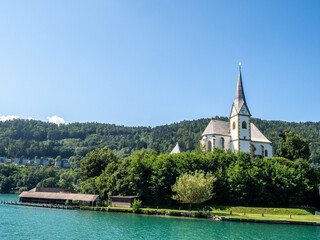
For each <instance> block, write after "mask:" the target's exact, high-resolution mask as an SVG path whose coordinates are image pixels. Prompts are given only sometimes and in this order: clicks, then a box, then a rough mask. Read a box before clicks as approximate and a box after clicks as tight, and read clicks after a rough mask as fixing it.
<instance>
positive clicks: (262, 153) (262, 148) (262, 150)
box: [261, 145, 264, 157]
mask: <svg viewBox="0 0 320 240" xmlns="http://www.w3.org/2000/svg"><path fill="white" fill-rule="evenodd" d="M261 157H264V146H262V145H261Z"/></svg>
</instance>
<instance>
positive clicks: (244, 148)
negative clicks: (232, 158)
mask: <svg viewBox="0 0 320 240" xmlns="http://www.w3.org/2000/svg"><path fill="white" fill-rule="evenodd" d="M240 152H250V141H243V140H242V141H241V140H240Z"/></svg>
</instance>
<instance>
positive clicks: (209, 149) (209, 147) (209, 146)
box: [208, 141, 212, 152]
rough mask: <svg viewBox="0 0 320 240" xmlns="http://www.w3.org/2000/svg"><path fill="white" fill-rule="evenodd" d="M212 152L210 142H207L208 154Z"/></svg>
mask: <svg viewBox="0 0 320 240" xmlns="http://www.w3.org/2000/svg"><path fill="white" fill-rule="evenodd" d="M211 151H212V145H211V141H208V152H211Z"/></svg>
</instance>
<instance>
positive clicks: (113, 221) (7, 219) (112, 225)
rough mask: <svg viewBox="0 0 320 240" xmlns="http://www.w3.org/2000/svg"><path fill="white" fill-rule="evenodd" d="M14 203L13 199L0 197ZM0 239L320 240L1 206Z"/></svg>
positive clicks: (226, 226) (262, 227)
mask: <svg viewBox="0 0 320 240" xmlns="http://www.w3.org/2000/svg"><path fill="white" fill-rule="evenodd" d="M0 200H7V201H15V200H18V197H17V195H9V194H0ZM0 239H1V240H5V239H46V240H49V239H184V240H185V239H277V240H278V239H281V240H283V239H290V240H292V239H308V240H312V239H320V227H316V226H298V225H297V226H295V225H277V224H259V223H238V222H219V221H213V220H208V219H186V218H172V217H158V216H145V215H134V214H124V213H106V212H91V211H80V210H63V209H50V208H38V207H26V206H16V205H6V204H0Z"/></svg>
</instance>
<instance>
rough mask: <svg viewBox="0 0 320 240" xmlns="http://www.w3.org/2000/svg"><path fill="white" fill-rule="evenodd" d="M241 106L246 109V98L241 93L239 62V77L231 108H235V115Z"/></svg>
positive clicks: (242, 92)
mask: <svg viewBox="0 0 320 240" xmlns="http://www.w3.org/2000/svg"><path fill="white" fill-rule="evenodd" d="M243 105H246V107H247V108H248V105H247V102H246V97H245V95H244V91H243V84H242V75H241V62H239V76H238V83H237V89H236V96H235V98H234V101H233V106H234V107H235V108H236V111H237V113H239V112H240V110H241V108H242V106H243ZM248 110H249V109H248Z"/></svg>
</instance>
